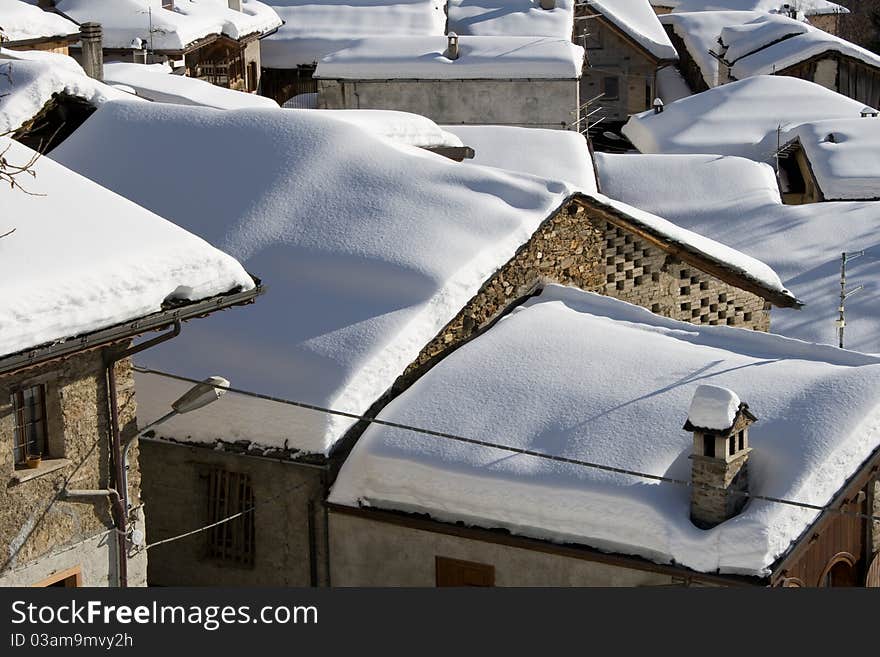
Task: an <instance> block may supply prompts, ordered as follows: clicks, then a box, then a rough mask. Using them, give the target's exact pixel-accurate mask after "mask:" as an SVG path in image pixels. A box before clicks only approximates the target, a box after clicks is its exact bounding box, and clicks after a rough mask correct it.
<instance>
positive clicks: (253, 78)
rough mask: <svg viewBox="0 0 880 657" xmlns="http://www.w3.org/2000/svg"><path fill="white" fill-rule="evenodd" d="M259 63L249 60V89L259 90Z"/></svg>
mask: <svg viewBox="0 0 880 657" xmlns="http://www.w3.org/2000/svg"><path fill="white" fill-rule="evenodd" d="M258 77H259V76H258V75H257V63H256V62H248V65H247V90H248V91H256V90H257V78H258Z"/></svg>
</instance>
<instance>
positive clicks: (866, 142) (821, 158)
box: [782, 118, 880, 201]
mask: <svg viewBox="0 0 880 657" xmlns="http://www.w3.org/2000/svg"><path fill="white" fill-rule="evenodd" d="M782 139H783V141H784V142H788V141H790V140H792V139H798V140H799V141H800V144H801V147H802V148H803V149H804V152H805V154H806V156H807V159H808V160H809V162H810V169H811V170H812V172H813V175H814V176H815V177H816V182H817V183H818V185H819V189H821V190H822V195H823V196H824V198H825V200H828V201H832V200H858V199H864V200H868V199H875V200H876V199H880V155H878V154H880V120H878V119H876V118H858V119H829V120H826V121H815V122H813V123H804V124H802V125H799V126H797V127H795V128H793V129H791V130H790V131H789V132H787V133H786V134H785V135H784V136H783V138H782Z"/></svg>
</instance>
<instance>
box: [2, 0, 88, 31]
mask: <svg viewBox="0 0 880 657" xmlns="http://www.w3.org/2000/svg"><path fill="white" fill-rule="evenodd" d="M78 33H79V26H78V25H77V24H76V23H73V22H71V21H69V20H67V19H66V18H64V17H62V16H59V15H58V14H54V13H51V12H48V11H43V10H42V9H40V8H39V7H34V6H33V5H29V4H27V3H26V2H21V0H0V35H2V37H3V40H4V41H6V40H9V41H29V40H30V39H42V38H47V37H54V36H68V35H71V34H78Z"/></svg>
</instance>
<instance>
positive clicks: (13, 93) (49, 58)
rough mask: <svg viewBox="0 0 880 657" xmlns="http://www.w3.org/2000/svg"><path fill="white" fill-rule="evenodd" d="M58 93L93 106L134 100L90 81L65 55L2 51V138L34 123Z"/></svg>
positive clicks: (0, 112)
mask: <svg viewBox="0 0 880 657" xmlns="http://www.w3.org/2000/svg"><path fill="white" fill-rule="evenodd" d="M55 93H66V94H69V95H71V96H77V97H79V98H82V99H83V100H86V101H88V102H89V103H91V104H93V105H100V104H101V103H104V102H106V101H108V100H114V99H125V98H131V96H129V94H127V93H125V92H124V91H121V90H119V89H114V88H113V87H110V86H109V85H106V84H102V83H100V82H98V81H97V80H93V79H92V78H90V77H88V76H87V75H86V74H85V72H84V71H83V70H82V68H81V67H80V65H79V64H77V63H76V62H75V61H74V60H73V59H72V58H70V57H67V56H66V55H60V54H55V53H41V52H36V51H35V52H30V51H26V52H17V51H13V50H6V49H0V134H2V133H5V132H9V131H13V130H16V129H18V128H20V127H21V126H22V125H23V124H24V123H26V122H27V121H29V120H31V119H32V118H33V117H34V116H35V115H36V114H37V113H38V112H39V111H40V110H42V109H43V107H44V106H45V105H46V103H48V102H49V101H50V100H51V99H52V95H53V94H55Z"/></svg>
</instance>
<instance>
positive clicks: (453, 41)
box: [443, 32, 458, 59]
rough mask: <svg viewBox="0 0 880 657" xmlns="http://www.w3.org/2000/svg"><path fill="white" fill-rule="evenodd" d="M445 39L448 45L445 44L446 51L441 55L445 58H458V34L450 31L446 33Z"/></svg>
mask: <svg viewBox="0 0 880 657" xmlns="http://www.w3.org/2000/svg"><path fill="white" fill-rule="evenodd" d="M446 39H447V41H448V45H447V46H446V52H445V53H443V55H444V56H445V57H446V58H447V59H458V35H457V34H456V33H455V32H450V33H449V34H448V35H446Z"/></svg>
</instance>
